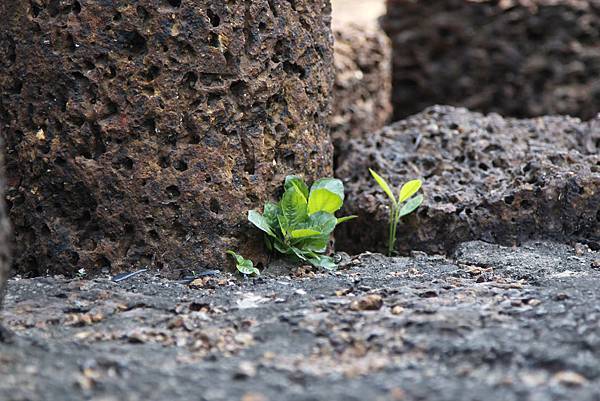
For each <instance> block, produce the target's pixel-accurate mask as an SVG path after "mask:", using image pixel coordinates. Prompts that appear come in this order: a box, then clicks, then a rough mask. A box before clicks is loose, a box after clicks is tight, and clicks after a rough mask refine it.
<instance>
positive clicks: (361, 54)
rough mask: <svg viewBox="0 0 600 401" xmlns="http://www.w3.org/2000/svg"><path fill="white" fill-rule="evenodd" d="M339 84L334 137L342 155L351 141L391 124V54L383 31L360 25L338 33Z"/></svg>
mask: <svg viewBox="0 0 600 401" xmlns="http://www.w3.org/2000/svg"><path fill="white" fill-rule="evenodd" d="M334 34H335V44H334V63H335V82H334V87H333V99H334V101H333V115H332V118H331V136H332V139H333V143H334V145H335V148H336V150H337V151H338V152H340V151H343V149H342V148H343V146H344V144H345V143H346V141H348V140H349V139H350V138H358V137H361V136H363V135H366V134H368V133H371V132H373V131H376V130H378V129H380V128H383V127H384V126H385V124H386V123H387V122H388V121H389V119H390V117H391V113H392V105H391V97H392V94H391V90H392V89H391V87H392V83H391V79H392V77H391V51H390V44H389V40H388V38H387V36H386V35H385V33H383V32H382V31H381V30H378V29H376V28H368V27H364V26H359V25H353V24H348V25H338V26H336V28H335V29H334Z"/></svg>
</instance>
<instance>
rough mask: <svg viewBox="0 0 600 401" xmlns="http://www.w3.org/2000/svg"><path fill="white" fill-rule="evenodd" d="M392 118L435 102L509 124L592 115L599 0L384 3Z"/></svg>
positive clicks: (599, 94)
mask: <svg viewBox="0 0 600 401" xmlns="http://www.w3.org/2000/svg"><path fill="white" fill-rule="evenodd" d="M383 25H384V28H385V30H386V31H387V32H388V34H389V35H390V37H391V38H392V42H393V47H394V52H393V53H394V55H393V64H394V107H395V111H394V112H395V116H396V117H397V118H402V117H406V116H408V115H411V114H413V113H418V112H420V111H421V110H423V109H424V108H425V107H427V106H431V105H434V104H452V105H455V106H462V107H467V108H469V109H472V110H477V111H482V112H497V113H500V114H502V115H506V116H513V117H520V118H525V117H534V116H541V115H550V114H568V115H572V116H577V117H581V118H583V119H586V120H587V119H590V118H593V117H595V115H596V113H598V112H600V106H599V105H600V80H598V71H600V52H599V51H598V42H599V41H600V29H599V26H600V2H599V1H598V0H592V1H589V0H477V1H475V0H446V1H439V0H419V1H413V0H388V13H387V16H385V17H384V19H383Z"/></svg>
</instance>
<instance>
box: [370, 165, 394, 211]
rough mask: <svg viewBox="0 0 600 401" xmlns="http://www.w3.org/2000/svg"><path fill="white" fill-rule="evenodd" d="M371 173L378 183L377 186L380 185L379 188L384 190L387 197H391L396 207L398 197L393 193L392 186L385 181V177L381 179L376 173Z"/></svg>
mask: <svg viewBox="0 0 600 401" xmlns="http://www.w3.org/2000/svg"><path fill="white" fill-rule="evenodd" d="M369 172H370V173H371V175H372V176H373V178H374V179H375V181H376V182H377V184H379V186H380V187H381V189H383V192H385V193H386V195H387V196H389V198H390V199H391V201H392V203H393V204H394V205H396V197H395V196H394V193H393V192H392V190H391V188H390V186H389V185H388V183H387V182H386V181H385V180H384V179H383V177H381V176H380V175H379V174H377V173H376V172H375V171H373V170H371V169H369Z"/></svg>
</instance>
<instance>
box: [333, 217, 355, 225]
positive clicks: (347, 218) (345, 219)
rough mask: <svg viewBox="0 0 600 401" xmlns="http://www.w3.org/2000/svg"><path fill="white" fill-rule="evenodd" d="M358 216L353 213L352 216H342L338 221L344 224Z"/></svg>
mask: <svg viewBox="0 0 600 401" xmlns="http://www.w3.org/2000/svg"><path fill="white" fill-rule="evenodd" d="M357 217H358V216H355V215H352V216H345V217H340V218H338V219H337V223H338V224H342V223H344V222H346V221H348V220H353V219H355V218H357Z"/></svg>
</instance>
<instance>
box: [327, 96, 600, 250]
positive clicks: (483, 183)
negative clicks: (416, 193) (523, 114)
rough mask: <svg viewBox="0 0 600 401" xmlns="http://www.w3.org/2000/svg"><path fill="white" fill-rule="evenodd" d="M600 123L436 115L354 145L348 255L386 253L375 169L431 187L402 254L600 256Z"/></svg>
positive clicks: (407, 228)
mask: <svg viewBox="0 0 600 401" xmlns="http://www.w3.org/2000/svg"><path fill="white" fill-rule="evenodd" d="M599 153H600V119H596V120H591V121H589V122H585V123H584V122H581V121H580V120H579V119H576V118H569V117H543V118H536V119H524V120H519V119H510V118H507V119H504V118H502V117H500V116H499V115H497V114H490V115H487V116H485V115H482V114H479V113H473V112H469V111H468V110H466V109H462V108H453V107H441V106H436V107H432V108H429V109H427V110H425V111H424V112H422V113H420V114H417V115H415V116H412V117H410V118H408V119H406V120H403V121H400V122H398V123H395V124H393V125H391V126H389V127H386V128H384V129H383V130H381V131H380V132H378V133H377V134H375V135H370V136H368V137H365V138H363V139H361V140H354V141H352V142H351V143H350V145H349V149H348V152H347V153H346V154H345V156H344V157H342V158H341V159H340V165H339V168H338V169H337V175H338V176H339V177H340V178H342V179H343V180H344V181H345V184H346V188H347V191H348V194H347V200H346V206H345V207H346V213H351V214H358V215H359V219H357V220H356V221H353V222H349V223H347V224H346V225H342V226H340V227H339V228H338V230H337V231H336V245H337V246H338V249H341V250H347V251H363V250H375V249H377V250H383V249H385V248H384V247H385V245H386V241H387V224H388V210H389V209H388V207H387V205H388V200H387V198H386V197H385V195H384V194H383V192H382V191H380V190H379V188H378V187H377V184H376V183H375V181H374V180H373V179H372V178H371V177H370V175H369V172H368V171H367V169H368V168H372V169H374V170H376V171H378V172H379V173H381V174H382V175H384V176H385V177H387V178H388V180H389V181H390V183H391V184H392V185H393V186H395V187H398V186H399V185H400V184H401V183H403V182H406V181H408V180H409V179H413V178H421V179H422V180H423V181H424V193H425V202H424V204H423V206H422V207H421V208H420V209H419V210H418V212H417V213H416V214H413V215H411V216H408V217H406V218H405V219H404V221H403V224H401V225H400V226H399V234H398V244H397V250H398V251H400V252H406V251H408V250H411V249H419V250H425V251H432V252H447V251H450V250H452V249H453V248H454V246H455V245H456V244H457V243H459V242H462V241H465V240H472V239H480V240H485V241H489V242H495V243H500V244H505V245H512V244H515V243H519V242H521V241H524V240H527V239H531V238H550V239H554V240H558V241H574V240H579V241H583V242H586V243H588V244H590V246H593V247H595V248H600V155H599Z"/></svg>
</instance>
